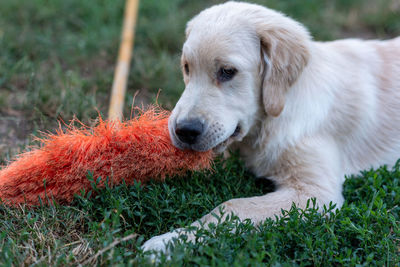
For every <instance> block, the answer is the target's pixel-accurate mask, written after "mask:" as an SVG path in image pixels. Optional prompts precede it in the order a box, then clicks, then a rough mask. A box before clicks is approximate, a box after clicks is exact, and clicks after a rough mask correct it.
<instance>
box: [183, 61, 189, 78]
mask: <svg viewBox="0 0 400 267" xmlns="http://www.w3.org/2000/svg"><path fill="white" fill-rule="evenodd" d="M184 68H185V73H186V75H189V65H188V64H187V63H185V66H184Z"/></svg>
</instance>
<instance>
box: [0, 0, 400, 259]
mask: <svg viewBox="0 0 400 267" xmlns="http://www.w3.org/2000/svg"><path fill="white" fill-rule="evenodd" d="M220 2H221V1H217V0H205V1H194V0H168V1H159V0H143V1H141V6H140V13H139V20H138V28H137V31H136V43H135V49H134V60H133V62H132V68H131V73H130V77H129V84H128V92H127V98H126V107H125V110H124V113H125V115H126V116H127V117H129V114H130V107H131V103H132V99H133V96H134V94H135V93H136V91H138V90H139V91H140V93H139V95H138V96H137V98H136V103H138V102H139V103H140V101H144V102H145V103H152V102H154V101H155V100H156V96H157V92H158V91H159V89H161V94H160V97H159V103H160V104H161V105H163V106H164V107H166V108H169V109H170V108H172V107H173V105H174V103H175V102H176V100H177V99H178V97H179V95H180V93H181V91H182V88H183V83H182V78H181V74H180V70H179V54H180V49H181V46H182V43H183V41H184V34H183V32H184V28H185V22H186V21H187V20H188V19H189V18H190V17H192V16H193V15H195V14H196V13H198V12H199V11H200V10H201V9H203V8H205V7H206V6H209V5H212V4H216V3H220ZM254 2H257V3H260V4H263V5H267V6H269V7H271V8H275V9H277V10H281V11H282V12H284V13H286V14H288V15H290V16H291V17H293V18H295V19H297V20H299V21H301V22H302V23H304V24H305V25H306V26H307V27H308V28H309V29H310V31H311V33H312V34H313V36H314V37H315V39H317V40H331V39H336V38H341V37H362V38H390V37H393V36H396V35H400V5H399V4H398V1H397V0H381V1H375V0H349V1H348V0H335V1H331V0H307V1H302V0H286V1H284V0H268V1H267V0H265V1H262V0H258V1H254ZM123 4H124V1H123V0H115V1H107V0H92V1H78V0H68V1H64V0H30V1H23V0H0V164H2V163H5V162H6V161H7V160H8V159H10V158H11V157H12V156H13V155H15V154H16V153H18V152H20V151H22V150H23V149H25V147H26V145H27V144H30V143H31V137H30V135H31V134H34V135H37V134H38V131H46V130H51V129H53V128H55V126H56V125H57V119H58V118H60V119H63V120H64V121H68V120H70V119H72V118H73V116H74V115H75V116H77V117H78V118H79V119H81V120H82V121H84V122H86V123H89V124H90V123H91V121H92V120H93V119H94V118H95V117H96V115H97V110H99V111H100V112H101V113H102V114H106V111H107V106H108V101H109V99H108V98H109V92H110V87H111V83H112V77H113V69H114V62H115V59H116V56H117V50H118V45H119V38H120V30H121V19H122V14H123ZM139 103H138V104H139ZM222 165H223V163H222V162H218V163H217V164H216V167H215V168H216V170H215V171H214V172H207V173H195V174H188V175H187V176H185V177H181V178H176V177H175V178H171V179H169V180H167V181H166V182H165V183H151V184H150V185H148V186H146V187H141V186H139V185H137V186H133V187H126V186H124V185H121V186H119V187H117V188H113V189H110V188H106V189H102V190H98V189H94V191H95V192H96V194H94V195H95V196H94V197H92V198H90V199H88V198H86V197H77V198H76V200H75V201H74V202H73V204H72V205H70V206H58V205H56V206H54V207H39V208H36V209H27V208H25V207H21V208H18V209H11V208H8V207H5V206H2V205H0V265H14V266H16V265H39V266H43V265H56V266H64V265H76V264H79V263H80V264H95V263H96V264H99V265H115V264H118V263H125V264H133V265H138V266H143V265H146V264H147V263H148V262H147V259H146V258H145V255H143V253H142V252H141V251H140V249H139V247H140V245H141V244H142V243H143V242H144V240H146V239H147V238H149V237H151V236H154V235H157V234H162V233H164V232H166V231H169V230H172V229H174V228H177V227H183V226H187V225H189V224H190V223H191V222H192V221H194V220H196V219H198V218H200V217H201V216H202V215H204V214H206V213H208V212H209V211H210V210H211V209H213V208H214V207H215V206H217V205H218V204H220V203H222V202H223V201H225V200H228V199H231V198H234V197H246V196H254V195H260V194H263V193H267V192H269V191H270V190H271V188H270V186H269V185H268V184H266V185H263V184H259V183H256V182H255V181H254V179H253V178H254V177H252V176H251V175H250V174H248V173H247V172H246V171H245V169H244V168H243V165H242V164H241V163H240V162H239V161H238V160H237V159H232V160H229V161H228V162H226V163H225V167H222ZM399 181H400V171H399V168H398V167H396V168H395V169H394V170H387V169H385V168H381V169H378V170H370V171H368V172H364V173H363V174H362V175H361V177H358V178H357V179H348V180H347V181H346V183H345V187H344V195H345V198H346V203H345V205H344V207H343V208H342V209H341V210H340V211H337V212H335V213H334V214H331V215H330V216H329V217H326V216H324V215H322V214H318V213H316V211H315V209H312V208H310V209H308V210H307V211H306V212H302V211H299V210H297V209H293V210H292V211H290V212H289V215H288V216H287V217H286V218H284V219H280V220H276V221H274V220H267V221H266V222H265V223H264V224H263V225H262V226H260V227H259V228H257V229H255V228H254V227H253V226H251V225H250V224H249V222H242V223H239V222H238V221H237V220H235V219H234V218H233V219H232V220H230V221H228V222H226V223H224V224H222V225H219V226H217V227H215V228H212V229H211V230H210V231H200V232H199V233H198V235H199V236H201V237H202V240H203V241H202V242H198V243H196V244H194V245H193V244H177V245H176V247H175V248H174V250H173V251H174V253H173V255H172V260H171V262H169V263H167V265H168V266H180V265H182V264H184V265H211V266H227V265H229V266H260V265H286V266H287V265H290V266H292V265H315V266H325V265H353V266H355V265H357V264H359V265H379V266H382V265H386V266H396V265H397V266H398V262H399V261H400V233H399V225H400V218H399V214H400V208H399V206H400V189H399V188H400V185H399V183H400V182H399ZM233 226H235V228H232V227H233ZM132 234H134V235H132ZM124 237H129V238H128V240H126V241H123V240H121V238H124Z"/></svg>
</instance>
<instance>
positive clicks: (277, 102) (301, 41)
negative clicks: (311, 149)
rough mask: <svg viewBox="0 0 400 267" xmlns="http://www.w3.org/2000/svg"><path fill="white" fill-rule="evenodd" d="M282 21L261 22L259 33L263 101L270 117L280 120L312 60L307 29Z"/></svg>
mask: <svg viewBox="0 0 400 267" xmlns="http://www.w3.org/2000/svg"><path fill="white" fill-rule="evenodd" d="M281 19H283V20H282V21H275V22H271V21H268V20H267V21H259V22H258V23H256V32H257V35H258V37H259V39H260V43H261V54H262V60H263V61H264V63H265V64H264V71H263V75H264V77H263V78H262V79H263V83H262V94H263V96H262V98H263V104H264V108H265V111H266V113H267V114H268V115H271V116H274V117H277V116H279V114H280V113H281V112H282V110H283V108H284V105H285V94H286V91H287V90H288V88H289V87H290V86H291V85H293V83H294V82H295V81H296V80H297V78H298V77H299V76H300V74H301V72H302V71H303V69H304V67H305V66H306V65H307V62H308V58H309V50H308V42H309V41H310V37H309V34H308V32H307V31H306V30H305V28H304V27H303V26H301V25H300V24H298V23H297V22H295V21H293V20H291V19H289V18H287V17H282V18H281Z"/></svg>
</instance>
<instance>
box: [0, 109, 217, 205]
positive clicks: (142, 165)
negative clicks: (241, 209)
mask: <svg viewBox="0 0 400 267" xmlns="http://www.w3.org/2000/svg"><path fill="white" fill-rule="evenodd" d="M168 116H169V113H168V112H167V111H163V110H161V109H159V108H150V109H149V110H148V111H146V112H141V114H140V115H139V116H137V117H136V118H134V119H131V120H129V121H125V122H119V121H107V120H106V121H104V120H102V119H101V118H99V122H98V124H97V126H95V127H92V128H90V127H86V126H84V125H82V127H79V128H77V127H74V126H72V123H71V125H70V126H68V129H67V130H66V131H63V130H59V131H58V132H57V134H46V136H45V138H43V139H40V141H41V146H40V147H39V148H35V149H33V150H32V151H29V152H25V153H23V154H21V155H20V156H18V157H17V158H16V159H15V160H14V161H13V162H11V163H10V164H9V165H8V166H6V167H4V168H3V169H2V170H1V171H0V198H1V199H2V201H3V202H4V203H5V204H7V205H17V204H20V203H26V204H28V205H37V204H39V197H40V198H41V199H42V201H43V200H46V199H50V200H55V201H57V202H58V203H69V202H71V200H72V199H73V197H74V195H75V194H79V193H80V192H81V190H83V189H84V190H85V191H88V190H90V188H91V184H90V183H91V181H90V180H89V179H88V178H87V176H88V172H91V173H92V174H93V178H94V180H97V178H98V177H101V179H100V182H99V185H98V186H99V187H101V186H104V182H105V181H106V179H107V178H108V184H109V185H110V186H113V185H117V184H119V183H121V182H122V181H123V180H125V182H126V183H127V184H133V182H134V181H140V182H141V183H145V182H146V181H148V180H149V179H151V178H154V179H161V180H162V179H164V178H165V177H166V176H175V175H179V174H183V173H184V172H186V171H187V170H200V169H205V168H210V166H211V162H212V152H211V151H209V152H194V151H182V150H179V149H177V148H175V147H174V146H173V145H172V143H171V140H170V138H169V132H168ZM43 202H45V201H43ZM46 204H47V203H46Z"/></svg>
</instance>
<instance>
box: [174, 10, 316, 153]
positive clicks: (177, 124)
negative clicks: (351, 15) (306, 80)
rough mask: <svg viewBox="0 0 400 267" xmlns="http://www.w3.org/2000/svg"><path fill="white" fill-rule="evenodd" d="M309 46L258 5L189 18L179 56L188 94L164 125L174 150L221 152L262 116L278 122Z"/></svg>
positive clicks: (294, 27)
mask: <svg viewBox="0 0 400 267" xmlns="http://www.w3.org/2000/svg"><path fill="white" fill-rule="evenodd" d="M309 41H310V37H309V34H308V32H307V31H306V30H305V29H304V27H302V26H301V25H300V24H299V23H297V22H295V21H294V20H292V19H290V18H288V17H286V16H284V15H282V14H280V13H278V12H276V11H273V10H270V9H267V8H264V7H262V6H259V5H254V4H246V3H238V2H228V3H225V4H222V5H217V6H214V7H211V8H209V9H206V10H204V11H203V12H201V13H200V14H199V15H197V16H196V17H194V18H193V19H192V20H191V21H190V22H189V23H188V25H187V28H186V42H185V43H184V45H183V50H182V59H181V64H182V72H183V77H184V81H185V85H186V88H185V91H184V92H183V94H182V96H181V98H180V99H179V101H178V103H177V104H176V106H175V108H174V110H173V111H172V114H171V117H170V119H169V131H170V135H171V139H172V142H173V144H174V145H175V146H177V147H178V148H180V149H193V150H196V151H206V150H209V149H215V150H216V151H218V152H221V151H223V150H224V149H225V148H226V147H227V146H228V145H229V144H231V143H232V142H234V141H240V140H241V139H242V138H243V137H244V136H246V135H247V134H248V132H249V131H250V129H251V128H252V127H253V126H254V125H255V123H256V121H257V120H258V119H260V116H261V115H260V114H264V115H265V114H266V115H267V116H273V117H277V116H279V115H280V113H281V112H282V110H283V109H284V105H285V94H286V92H287V91H288V89H289V88H290V87H291V86H292V85H293V83H295V82H296V80H297V78H298V77H299V75H300V74H301V72H302V70H303V68H304V67H305V65H306V64H307V61H308V56H309V51H308V42H309Z"/></svg>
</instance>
